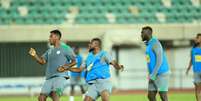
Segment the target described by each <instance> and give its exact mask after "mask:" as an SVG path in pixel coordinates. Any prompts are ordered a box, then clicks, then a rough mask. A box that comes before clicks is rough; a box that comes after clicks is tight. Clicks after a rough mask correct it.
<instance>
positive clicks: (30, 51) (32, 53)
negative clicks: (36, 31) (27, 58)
mask: <svg viewBox="0 0 201 101" xmlns="http://www.w3.org/2000/svg"><path fill="white" fill-rule="evenodd" d="M29 55H31V56H33V57H34V56H36V50H35V49H34V48H30V50H29Z"/></svg>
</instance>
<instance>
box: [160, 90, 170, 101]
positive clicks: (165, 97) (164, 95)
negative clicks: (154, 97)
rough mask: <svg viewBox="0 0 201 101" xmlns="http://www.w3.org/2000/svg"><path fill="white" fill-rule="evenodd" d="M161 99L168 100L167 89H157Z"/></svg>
mask: <svg viewBox="0 0 201 101" xmlns="http://www.w3.org/2000/svg"><path fill="white" fill-rule="evenodd" d="M159 95H160V98H161V101H168V96H167V91H159Z"/></svg>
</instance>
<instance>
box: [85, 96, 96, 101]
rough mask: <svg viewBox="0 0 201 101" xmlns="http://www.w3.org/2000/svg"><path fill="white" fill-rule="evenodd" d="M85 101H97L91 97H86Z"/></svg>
mask: <svg viewBox="0 0 201 101" xmlns="http://www.w3.org/2000/svg"><path fill="white" fill-rule="evenodd" d="M84 101H95V100H93V98H91V97H90V96H85V98H84Z"/></svg>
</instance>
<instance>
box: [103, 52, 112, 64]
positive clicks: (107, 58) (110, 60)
mask: <svg viewBox="0 0 201 101" xmlns="http://www.w3.org/2000/svg"><path fill="white" fill-rule="evenodd" d="M104 60H105V62H106V63H108V64H110V63H111V62H112V61H113V60H114V59H113V58H112V56H111V55H110V54H109V53H108V52H105V54H104Z"/></svg>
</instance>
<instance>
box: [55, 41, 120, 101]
mask: <svg viewBox="0 0 201 101" xmlns="http://www.w3.org/2000/svg"><path fill="white" fill-rule="evenodd" d="M89 46H90V47H89V54H88V56H87V59H86V61H85V62H84V63H83V64H82V66H81V67H80V68H59V70H58V71H61V72H62V71H65V70H69V71H74V72H81V71H82V70H84V69H87V72H86V76H85V77H86V82H87V84H88V90H87V93H86V96H85V99H84V101H95V100H96V99H97V98H98V97H101V99H102V101H109V95H110V93H111V90H112V85H111V82H110V77H111V75H110V67H109V65H110V64H111V65H113V67H114V68H115V69H117V70H120V69H123V66H122V65H119V64H118V63H117V62H116V61H115V60H113V59H112V58H111V56H110V55H109V54H108V52H106V51H103V50H101V40H100V39H99V38H94V39H92V40H91V42H90V45H89Z"/></svg>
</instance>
